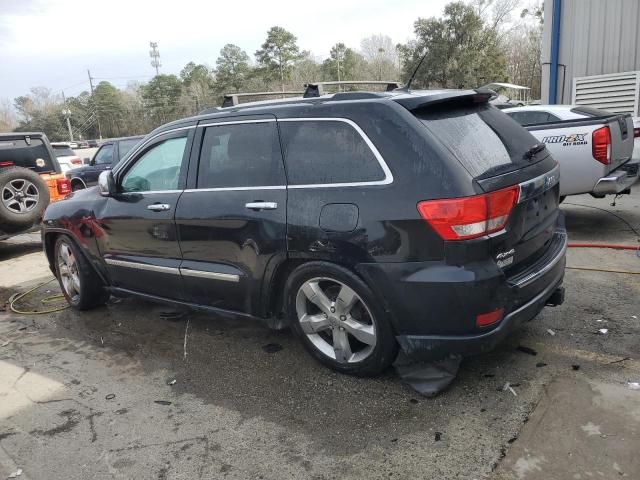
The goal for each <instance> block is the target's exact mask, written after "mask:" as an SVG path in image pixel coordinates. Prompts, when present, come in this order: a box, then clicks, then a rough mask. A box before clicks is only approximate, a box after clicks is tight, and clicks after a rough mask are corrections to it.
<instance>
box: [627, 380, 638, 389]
mask: <svg viewBox="0 0 640 480" xmlns="http://www.w3.org/2000/svg"><path fill="white" fill-rule="evenodd" d="M627 386H628V387H629V388H630V389H631V390H640V382H627Z"/></svg>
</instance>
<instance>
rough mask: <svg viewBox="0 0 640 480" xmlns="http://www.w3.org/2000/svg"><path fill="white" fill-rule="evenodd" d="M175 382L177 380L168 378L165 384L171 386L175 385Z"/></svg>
mask: <svg viewBox="0 0 640 480" xmlns="http://www.w3.org/2000/svg"><path fill="white" fill-rule="evenodd" d="M177 382H178V381H177V380H176V379H175V378H174V379H173V380H169V381H168V382H167V385H169V386H170V387H171V386H173V385H175V384H176V383H177Z"/></svg>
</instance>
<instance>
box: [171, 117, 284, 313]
mask: <svg viewBox="0 0 640 480" xmlns="http://www.w3.org/2000/svg"><path fill="white" fill-rule="evenodd" d="M196 138H197V141H196V143H195V145H194V149H193V156H192V161H191V165H192V166H191V167H190V172H189V188H188V189H187V190H185V192H184V194H183V195H182V197H181V198H180V201H179V203H178V208H177V211H176V224H177V228H178V232H179V236H180V245H181V248H182V256H183V262H182V265H181V267H180V269H181V273H182V276H183V279H184V285H185V290H186V293H187V296H188V298H189V300H190V301H192V302H194V303H198V304H201V305H207V306H212V307H216V308H220V309H224V310H233V311H237V312H244V313H256V312H258V311H259V310H258V309H259V305H260V300H259V298H260V294H261V288H262V285H263V280H264V279H265V277H266V276H268V275H269V274H270V272H272V271H273V268H272V267H273V265H275V264H277V263H278V261H279V260H281V259H282V258H283V257H284V256H285V255H286V211H287V188H286V180H285V174H284V168H283V162H282V154H281V152H280V143H279V139H278V129H277V125H276V122H275V118H274V117H273V116H254V117H238V118H236V119H230V118H228V117H227V118H225V119H224V121H219V122H218V123H212V122H204V123H202V124H200V125H199V126H198V130H197V135H196Z"/></svg>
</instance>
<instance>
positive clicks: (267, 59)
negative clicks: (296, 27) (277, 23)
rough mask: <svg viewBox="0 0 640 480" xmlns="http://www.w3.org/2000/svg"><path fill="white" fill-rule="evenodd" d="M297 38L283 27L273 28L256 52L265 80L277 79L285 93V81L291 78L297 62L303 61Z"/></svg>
mask: <svg viewBox="0 0 640 480" xmlns="http://www.w3.org/2000/svg"><path fill="white" fill-rule="evenodd" d="M297 40H298V39H297V38H296V36H295V35H294V34H293V33H291V32H288V31H287V30H285V29H284V28H282V27H271V29H270V30H269V31H268V32H267V40H266V41H265V42H264V43H263V44H262V48H261V49H260V50H258V51H256V58H257V60H258V64H259V65H260V66H261V68H262V72H263V74H264V76H265V80H266V81H269V80H270V79H272V78H274V77H277V78H278V79H279V80H280V86H281V88H282V91H283V92H284V86H285V81H286V80H287V79H288V78H289V76H290V73H291V69H292V67H293V65H294V64H295V63H296V61H298V60H300V59H301V55H300V49H299V48H298V45H297V44H296V41H297Z"/></svg>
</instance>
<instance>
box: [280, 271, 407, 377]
mask: <svg viewBox="0 0 640 480" xmlns="http://www.w3.org/2000/svg"><path fill="white" fill-rule="evenodd" d="M285 298H286V302H287V313H288V316H289V321H290V324H291V327H292V329H293V331H294V332H295V334H296V335H297V336H298V337H299V338H300V340H301V341H302V344H303V345H304V347H305V348H306V349H307V351H309V353H310V354H311V355H312V356H313V357H315V358H316V359H317V360H318V361H319V362H320V363H322V364H323V365H326V366H327V367H329V368H331V369H333V370H336V371H338V372H341V373H347V374H351V375H360V376H374V375H377V374H379V373H381V372H382V371H384V370H385V369H386V368H388V367H389V365H391V362H393V360H394V359H395V357H396V355H397V353H398V345H397V343H396V340H395V335H394V332H393V328H392V327H391V323H390V322H389V319H388V315H387V313H386V312H385V310H384V309H383V308H382V305H381V304H380V302H379V301H378V300H377V299H376V297H375V295H374V294H373V292H372V291H371V289H370V288H369V287H368V286H367V285H366V284H365V283H364V282H363V281H362V280H361V279H360V278H359V277H358V276H356V275H354V274H353V273H352V272H350V271H349V270H347V269H345V268H343V267H340V266H337V265H334V264H331V263H326V262H313V263H307V264H304V265H301V266H300V267H298V268H296V269H295V270H294V271H293V272H292V273H291V275H290V276H289V278H288V280H287V285H286V287H285Z"/></svg>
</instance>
